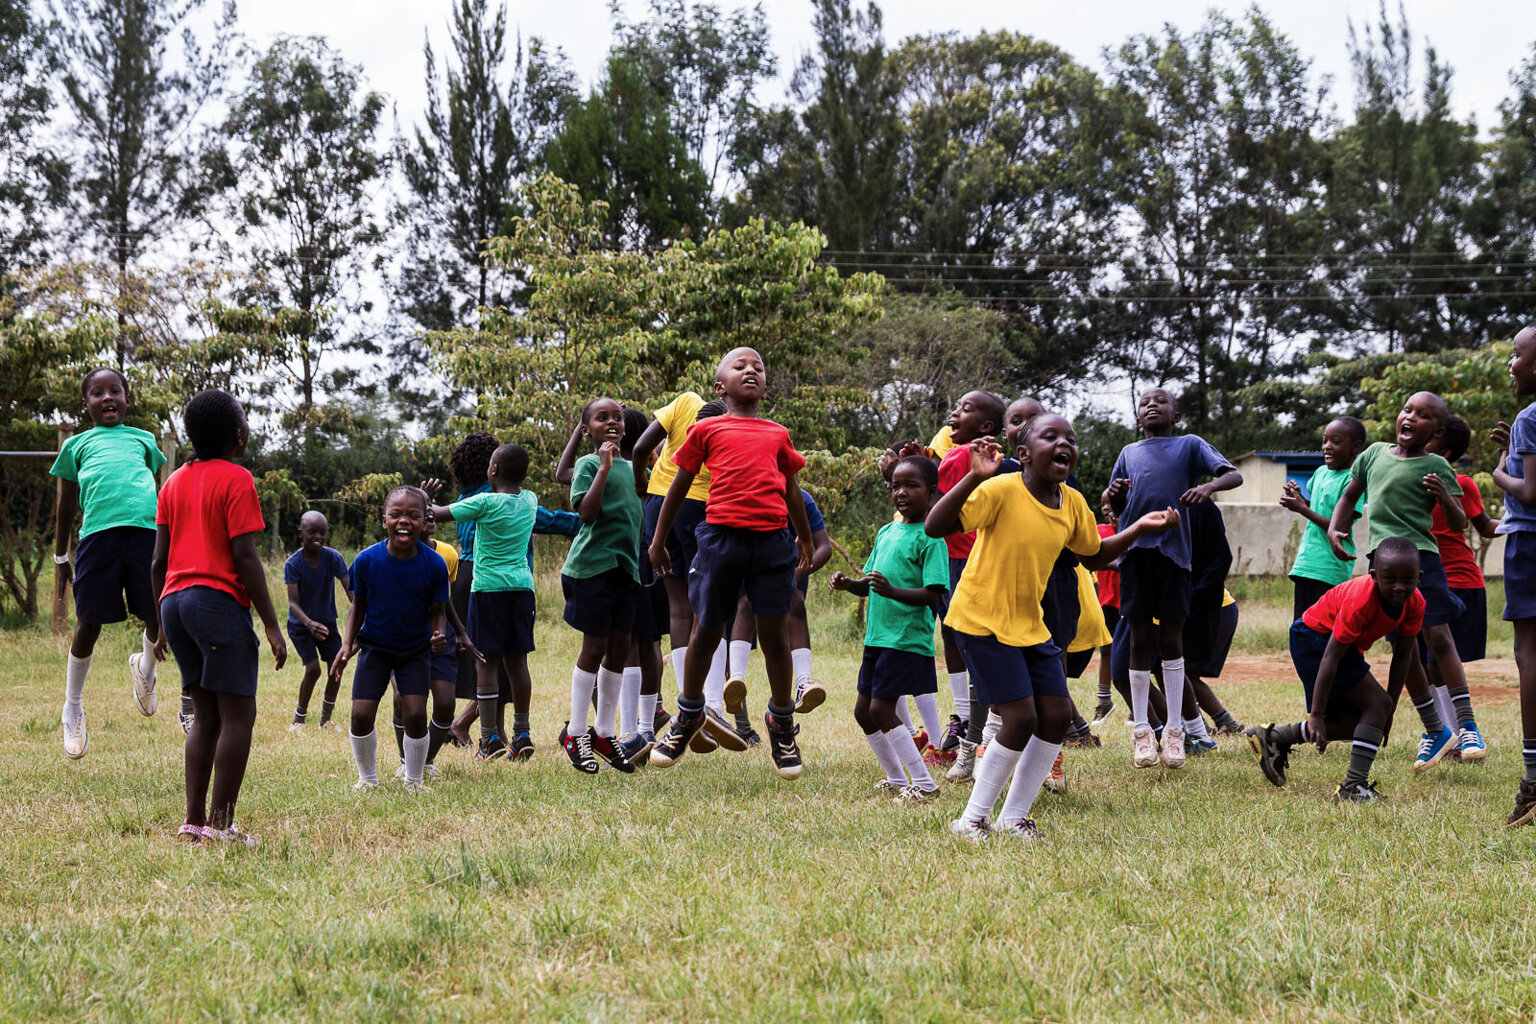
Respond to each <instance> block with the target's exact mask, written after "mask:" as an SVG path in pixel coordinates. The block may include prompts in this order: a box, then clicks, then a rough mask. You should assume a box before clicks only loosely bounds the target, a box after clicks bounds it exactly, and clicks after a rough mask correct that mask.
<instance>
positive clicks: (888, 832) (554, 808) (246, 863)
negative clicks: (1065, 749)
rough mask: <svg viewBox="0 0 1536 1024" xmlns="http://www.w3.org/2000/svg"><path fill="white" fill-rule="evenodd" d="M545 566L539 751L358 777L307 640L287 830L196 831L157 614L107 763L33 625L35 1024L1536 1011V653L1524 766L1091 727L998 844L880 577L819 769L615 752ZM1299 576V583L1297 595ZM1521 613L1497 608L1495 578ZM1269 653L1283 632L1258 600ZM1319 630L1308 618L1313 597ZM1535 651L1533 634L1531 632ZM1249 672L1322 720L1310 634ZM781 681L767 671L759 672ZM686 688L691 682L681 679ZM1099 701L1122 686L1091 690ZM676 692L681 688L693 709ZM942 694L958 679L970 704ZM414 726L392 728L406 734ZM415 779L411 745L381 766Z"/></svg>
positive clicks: (256, 782)
mask: <svg viewBox="0 0 1536 1024" xmlns="http://www.w3.org/2000/svg"><path fill="white" fill-rule="evenodd" d="M541 582H542V584H543V592H542V593H541V599H542V602H543V603H542V605H541V607H542V610H543V611H542V620H541V623H540V629H539V634H538V641H539V644H540V651H539V653H538V655H537V656H536V657H535V659H534V662H533V672H534V679H535V704H534V726H535V741H536V742H537V743H538V744H539V751H538V754H537V756H536V758H535V760H534V761H533V762H532V763H531V764H528V765H509V764H501V765H495V766H476V765H474V764H472V763H471V762H470V761H469V760H468V759H467V758H466V756H465V754H464V752H463V751H447V752H445V753H444V755H443V758H442V760H443V762H444V777H443V778H442V779H441V780H440V781H439V782H438V783H437V784H436V786H435V788H434V790H433V792H432V793H431V794H428V795H425V796H421V797H416V798H408V797H406V796H405V795H404V794H402V793H401V792H400V791H399V789H398V787H397V786H395V785H392V784H386V785H384V786H383V787H381V788H380V790H379V791H377V792H375V793H372V794H368V795H362V796H360V795H358V794H355V793H353V792H352V790H351V788H350V783H351V781H352V778H353V769H352V764H351V757H350V753H349V750H348V748H347V744H346V738H345V736H344V735H337V734H334V733H331V734H327V733H320V732H318V731H311V732H310V733H309V734H308V735H304V736H301V737H290V736H289V735H288V734H287V733H286V732H285V731H284V730H285V728H286V724H287V721H288V717H289V713H290V712H291V707H292V698H293V692H294V688H295V686H296V685H297V681H298V672H297V667H296V666H290V667H289V668H287V669H285V670H284V671H283V672H281V673H273V672H271V671H270V668H268V669H266V670H264V672H263V677H262V687H263V689H262V694H261V711H262V713H261V717H260V719H259V721H258V726H257V737H256V745H255V749H254V751H253V755H252V761H251V770H250V774H249V776H248V778H247V781H246V786H245V792H244V796H243V799H242V801H241V806H240V815H239V818H240V820H241V822H242V824H244V825H245V826H246V827H247V828H249V829H250V830H252V831H253V832H255V833H257V834H258V835H259V836H260V837H261V838H262V840H263V845H262V846H261V848H260V849H258V850H250V851H248V850H237V849H202V848H188V847H183V846H178V845H177V844H176V843H175V842H174V841H173V840H172V839H171V834H172V831H173V830H174V827H175V826H176V824H178V823H179V821H180V818H181V810H182V796H181V787H182V774H181V773H182V766H181V734H180V732H179V730H178V729H177V728H176V726H175V717H174V687H175V674H174V670H173V669H172V670H170V671H169V672H168V674H167V676H166V677H165V679H166V682H165V684H164V685H163V691H164V699H163V701H162V706H163V707H164V710H163V711H162V712H161V713H160V715H159V716H157V717H155V718H153V719H145V718H142V717H141V716H139V715H138V713H137V712H136V710H135V709H134V708H133V705H132V702H131V697H130V694H129V687H128V684H127V679H126V676H127V673H126V670H125V668H124V662H125V659H126V655H127V653H128V651H129V650H130V649H131V648H130V643H131V642H132V640H133V635H132V634H130V632H129V631H128V630H127V629H126V628H122V629H117V628H113V629H109V630H107V631H106V633H105V635H104V636H103V640H102V643H101V645H100V646H99V648H98V656H97V661H96V666H95V669H94V671H93V673H92V677H91V680H90V683H89V684H88V687H87V692H86V707H87V711H88V714H89V721H90V728H91V752H90V754H89V756H87V757H86V758H85V759H84V760H82V761H79V762H70V761H67V760H66V759H65V758H64V756H63V754H62V751H61V750H60V747H59V740H58V726H57V720H58V700H59V693H58V691H59V689H60V677H61V676H62V674H63V651H64V647H63V644H62V642H59V641H55V640H53V639H51V638H50V637H48V636H47V635H45V634H44V633H40V632H38V631H18V632H12V633H9V634H5V635H4V637H3V641H0V643H3V651H4V656H3V657H0V692H3V693H4V694H5V695H6V699H5V701H4V703H3V704H0V777H3V778H4V779H5V780H6V782H7V785H6V787H5V796H4V798H3V801H0V814H3V815H4V817H5V821H6V826H5V828H4V829H3V830H0V861H3V863H4V866H5V870H4V871H3V872H0V935H3V940H4V946H5V950H6V956H5V957H4V958H3V960H0V1017H3V1018H5V1019H13V1020H29V1021H35V1020H39V1019H67V1020H135V1021H142V1020H185V1019H211V1020H248V1019H283V1020H337V1019H346V1020H359V1021H375V1020H377V1021H385V1020H388V1021H395V1020H433V1021H436V1020H455V1019H462V1020H477V1021H483V1020H487V1019H492V1018H497V1019H500V1018H508V1019H541V1020H542V1019H555V1020H589V1019H622V1020H635V1021H640V1020H657V1019H667V1020H686V1021H692V1020H765V1021H767V1020H772V1021H783V1020H800V1019H808V1020H838V1021H842V1020H933V1021H946V1022H948V1021H955V1020H962V1019H964V1020H1003V1019H1025V1020H1052V1021H1060V1020H1116V1021H1117V1020H1127V1019H1145V1020H1174V1019H1176V1020H1181V1021H1183V1020H1197V1021H1198V1020H1232V1019H1242V1020H1296V1021H1301V1020H1306V1021H1312V1020H1329V1021H1358V1020H1371V1021H1386V1020H1425V1019H1430V1018H1434V1019H1437V1020H1449V1021H1484V1020H1494V1019H1505V1020H1530V1019H1531V1017H1532V1014H1533V1012H1536V983H1533V981H1532V979H1533V977H1536V918H1533V916H1532V914H1531V913H1530V908H1531V907H1532V906H1536V830H1532V829H1520V830H1505V829H1504V828H1503V827H1502V824H1501V823H1502V818H1503V815H1504V814H1505V813H1506V812H1507V810H1508V800H1509V797H1510V795H1511V790H1512V788H1513V783H1514V780H1515V778H1516V773H1517V771H1518V766H1519V761H1520V758H1519V746H1518V738H1517V718H1516V705H1515V703H1514V689H1513V680H1512V678H1511V675H1510V669H1509V663H1508V662H1507V661H1502V662H1490V663H1488V664H1487V665H1485V666H1483V667H1480V668H1479V669H1478V679H1479V681H1480V684H1481V686H1482V689H1481V690H1480V692H1481V693H1483V694H1485V695H1486V698H1485V699H1484V701H1483V703H1482V706H1481V713H1480V717H1481V719H1482V721H1483V723H1484V724H1485V726H1486V728H1487V732H1488V734H1489V740H1490V754H1489V758H1488V761H1487V762H1486V763H1485V764H1484V765H1482V766H1477V767H1472V766H1468V767H1456V768H1446V769H1442V770H1437V771H1436V772H1434V773H1432V774H1431V775H1429V776H1427V777H1424V778H1415V777H1413V776H1412V775H1411V773H1410V772H1409V770H1408V764H1409V762H1410V760H1411V756H1412V748H1411V746H1410V740H1411V739H1412V736H1411V735H1409V734H1410V732H1411V733H1412V734H1413V735H1416V734H1417V729H1416V728H1414V729H1411V730H1410V729H1409V727H1408V725H1407V724H1403V725H1402V726H1401V728H1400V733H1399V735H1397V736H1394V741H1393V742H1392V743H1391V744H1390V745H1389V746H1388V747H1387V748H1386V750H1385V751H1384V753H1383V756H1382V759H1381V761H1380V762H1379V765H1378V767H1379V769H1380V771H1379V777H1380V780H1381V785H1382V788H1383V789H1384V790H1385V791H1386V792H1387V793H1388V794H1390V796H1391V800H1390V802H1388V803H1386V804H1385V805H1383V806H1379V807H1372V808H1354V807H1346V808H1337V807H1334V806H1332V805H1331V804H1330V803H1329V802H1328V800H1327V797H1328V794H1329V793H1330V792H1331V790H1332V787H1333V784H1334V782H1335V781H1337V779H1338V778H1339V777H1340V776H1341V774H1342V772H1343V767H1344V759H1345V756H1346V752H1345V751H1344V750H1343V748H1341V747H1334V748H1331V749H1330V750H1329V752H1328V753H1327V754H1326V755H1321V756H1319V755H1317V754H1316V753H1314V752H1299V753H1298V755H1297V756H1296V757H1295V760H1294V769H1293V781H1292V785H1291V786H1290V787H1289V789H1287V790H1285V791H1280V790H1275V789H1272V788H1271V787H1269V786H1268V785H1267V784H1266V783H1265V782H1264V781H1263V780H1262V778H1261V777H1260V775H1259V773H1258V771H1257V769H1256V767H1255V766H1254V764H1253V762H1252V759H1251V757H1250V756H1249V755H1248V752H1247V750H1246V747H1245V746H1243V745H1242V744H1239V743H1233V742H1230V741H1229V742H1226V743H1224V745H1223V749H1222V750H1221V751H1220V752H1219V753H1217V754H1214V755H1211V756H1210V757H1208V758H1206V759H1205V760H1202V761H1196V762H1194V763H1192V764H1191V765H1190V766H1189V767H1188V769H1187V770H1185V771H1184V772H1181V773H1164V772H1161V771H1136V770H1134V769H1132V768H1131V766H1130V757H1129V751H1128V741H1127V737H1126V734H1125V730H1124V729H1123V728H1121V727H1119V726H1109V727H1106V728H1104V729H1103V730H1102V734H1103V736H1104V740H1105V745H1104V748H1103V749H1102V750H1097V751H1084V752H1071V753H1070V755H1069V757H1068V760H1067V776H1068V780H1069V790H1068V793H1067V795H1066V796H1064V797H1056V796H1049V795H1043V796H1042V798H1041V802H1040V804H1039V805H1038V806H1037V813H1036V817H1037V819H1038V821H1039V823H1040V827H1041V829H1042V831H1043V832H1044V833H1045V836H1046V838H1045V839H1044V841H1042V842H1040V843H1038V844H1036V845H1032V846H1027V847H1026V846H1020V845H1017V844H1014V843H1009V842H1004V841H1000V840H994V841H993V842H991V843H990V844H987V845H984V846H981V847H971V846H968V845H965V844H963V843H960V842H958V841H956V840H954V839H952V838H951V837H950V836H949V835H948V833H947V830H946V827H945V826H946V822H947V821H948V820H949V819H950V818H951V817H954V816H955V814H956V813H957V812H958V811H959V809H960V807H961V806H962V801H963V799H964V792H963V791H962V790H958V789H955V790H946V792H945V794H944V795H943V796H942V798H941V799H940V800H939V801H938V802H937V803H936V804H934V805H930V806H927V807H922V808H916V809H906V810H902V809H897V808H895V807H893V806H891V805H890V803H889V802H888V801H885V800H878V799H875V798H873V797H872V796H870V793H869V787H870V784H871V783H872V782H874V781H875V779H876V778H877V773H876V771H875V769H874V767H873V759H872V757H871V755H870V754H869V752H868V750H867V748H866V747H865V746H864V744H863V742H862V739H861V738H860V736H859V734H858V730H857V729H856V727H855V726H854V724H853V721H852V716H851V714H849V712H848V710H847V708H848V705H849V704H850V703H851V701H852V692H853V680H854V676H855V672H856V668H857V661H856V659H857V655H858V646H857V641H856V637H855V634H854V633H853V632H852V628H851V626H850V616H849V612H848V603H847V602H846V600H843V601H834V600H833V599H832V598H831V597H829V596H826V595H823V594H819V593H818V594H816V595H814V597H813V630H814V634H815V636H816V637H817V638H818V650H817V667H818V676H819V677H820V678H821V679H822V680H824V681H825V682H826V683H827V684H828V686H829V689H830V690H831V691H832V695H833V697H832V700H831V701H830V702H829V703H828V704H827V705H826V706H825V707H824V708H823V709H822V710H820V711H818V712H816V713H815V714H814V715H811V716H808V717H806V718H805V719H804V720H803V725H804V729H803V732H802V737H801V738H802V744H803V748H804V751H805V754H806V757H807V769H806V773H805V776H804V777H803V778H802V779H801V780H800V781H799V782H798V783H784V782H781V781H779V780H778V779H777V778H776V777H775V776H774V775H773V773H772V771H771V770H770V768H769V765H768V759H767V757H766V754H764V753H761V752H753V753H750V754H745V755H732V754H725V753H716V754H712V755H709V756H707V757H700V756H697V755H689V756H688V757H687V758H685V759H684V761H683V762H682V763H681V764H680V765H678V766H677V767H675V768H672V769H669V770H666V771H660V770H654V769H653V770H648V771H642V772H641V773H639V774H637V775H635V776H633V777H619V776H617V775H615V774H614V773H603V774H602V775H599V776H597V777H595V778H589V777H585V776H578V775H577V774H576V773H575V772H573V771H572V770H571V769H570V768H569V767H568V766H567V765H566V764H565V763H564V759H563V758H562V757H560V756H559V754H558V752H557V750H556V749H555V746H554V735H555V733H556V732H557V730H558V729H559V727H560V722H561V720H562V719H563V717H564V714H563V712H562V710H561V708H562V705H563V703H564V702H565V701H566V699H567V698H566V694H567V692H568V691H567V688H566V681H567V680H568V679H569V665H570V662H571V658H572V657H573V655H574V651H575V642H574V641H575V638H574V637H573V636H572V634H571V633H570V631H569V630H567V629H565V628H564V627H563V626H561V625H560V624H559V623H558V605H557V604H556V603H555V598H554V595H553V593H551V592H550V587H549V581H548V580H547V579H546V580H543V581H541ZM1284 599H1285V601H1287V602H1288V600H1289V595H1288V593H1287V594H1285V595H1284ZM1490 606H1492V607H1495V608H1497V606H1498V605H1497V602H1496V601H1495V600H1494V599H1492V597H1491V598H1490ZM1243 614H1244V622H1245V627H1244V634H1243V636H1242V637H1241V638H1240V640H1241V642H1240V644H1239V647H1240V648H1243V649H1251V648H1253V647H1254V646H1255V640H1254V638H1253V635H1250V628H1249V626H1248V625H1246V624H1249V623H1255V624H1260V625H1257V626H1254V627H1253V629H1255V630H1260V629H1262V630H1267V629H1270V628H1272V623H1271V621H1270V620H1271V619H1272V618H1274V615H1275V614H1276V612H1275V608H1274V606H1270V605H1265V604H1263V603H1262V602H1261V601H1259V600H1258V599H1257V598H1252V599H1250V600H1248V601H1245V605H1244V610H1243ZM1281 617H1282V618H1283V614H1282V616H1281ZM1495 649H1496V650H1497V648H1495ZM1239 660H1240V661H1242V662H1243V671H1242V672H1240V673H1234V678H1237V679H1250V678H1251V679H1273V680H1276V681H1275V682H1231V683H1229V684H1227V685H1226V686H1224V687H1218V689H1219V690H1220V691H1221V692H1222V693H1223V695H1224V696H1225V697H1226V698H1227V700H1228V703H1229V704H1230V705H1231V707H1232V708H1233V710H1234V711H1235V712H1236V713H1237V714H1238V716H1239V717H1241V718H1244V719H1245V720H1248V721H1255V720H1264V719H1268V718H1294V717H1295V716H1296V713H1297V702H1298V693H1297V686H1296V684H1295V682H1294V680H1293V679H1291V677H1290V674H1289V668H1288V666H1287V665H1286V664H1285V662H1284V661H1283V656H1282V655H1280V654H1272V655H1270V656H1269V660H1270V661H1272V663H1273V671H1268V672H1266V671H1262V669H1265V668H1266V667H1267V664H1268V663H1267V662H1265V663H1260V662H1256V661H1255V659H1253V658H1252V657H1247V658H1245V659H1239ZM753 669H754V672H753V674H754V677H755V678H754V679H753V698H754V701H755V702H756V703H757V705H758V706H759V707H760V706H761V704H760V702H761V698H762V693H763V684H762V683H761V681H760V680H761V669H760V663H754V666H753ZM668 687H669V691H668V692H669V693H670V692H671V691H670V682H669V684H668ZM1075 692H1077V694H1078V697H1079V699H1080V701H1083V700H1086V701H1087V705H1088V706H1091V700H1092V698H1091V692H1090V687H1089V686H1088V685H1086V684H1081V685H1079V686H1077V688H1076V691H1075ZM669 704H670V700H669ZM941 705H947V697H943V696H941ZM385 746H386V747H388V744H386V745H385ZM393 769H394V757H393V754H392V753H386V752H383V751H381V774H383V775H384V776H386V777H387V776H388V775H389V774H390V773H392V771H393Z"/></svg>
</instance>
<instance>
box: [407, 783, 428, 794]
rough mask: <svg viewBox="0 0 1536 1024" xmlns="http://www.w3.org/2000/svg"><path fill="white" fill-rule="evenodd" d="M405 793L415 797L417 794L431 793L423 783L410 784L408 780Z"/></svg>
mask: <svg viewBox="0 0 1536 1024" xmlns="http://www.w3.org/2000/svg"><path fill="white" fill-rule="evenodd" d="M405 791H406V792H407V793H409V794H411V795H412V796H415V795H416V794H417V793H430V792H432V788H431V787H430V786H428V785H427V784H426V783H425V782H412V781H411V780H410V779H406V780H405Z"/></svg>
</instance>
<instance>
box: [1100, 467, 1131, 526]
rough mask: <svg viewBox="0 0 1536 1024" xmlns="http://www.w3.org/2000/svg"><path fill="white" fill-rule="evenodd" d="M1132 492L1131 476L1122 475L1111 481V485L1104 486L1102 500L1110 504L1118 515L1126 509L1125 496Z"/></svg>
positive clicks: (1103, 502)
mask: <svg viewBox="0 0 1536 1024" xmlns="http://www.w3.org/2000/svg"><path fill="white" fill-rule="evenodd" d="M1130 493H1131V478H1130V477H1126V476H1122V477H1115V478H1113V479H1111V480H1110V481H1109V486H1108V487H1106V488H1104V493H1103V495H1101V496H1100V499H1099V500H1100V502H1101V503H1102V504H1105V505H1108V506H1109V507H1110V509H1111V510H1112V511H1113V512H1114V513H1115V515H1116V516H1117V517H1118V516H1119V515H1120V514H1121V513H1122V512H1124V511H1125V496H1126V495H1127V494H1130Z"/></svg>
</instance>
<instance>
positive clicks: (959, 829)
mask: <svg viewBox="0 0 1536 1024" xmlns="http://www.w3.org/2000/svg"><path fill="white" fill-rule="evenodd" d="M949 831H950V832H951V833H953V834H954V835H956V836H958V837H959V838H961V839H964V840H965V841H966V842H970V843H984V842H986V841H987V837H988V836H990V835H991V834H992V826H991V825H988V824H987V823H986V822H985V821H970V820H968V819H966V818H956V819H955V820H954V821H952V822H950V823H949Z"/></svg>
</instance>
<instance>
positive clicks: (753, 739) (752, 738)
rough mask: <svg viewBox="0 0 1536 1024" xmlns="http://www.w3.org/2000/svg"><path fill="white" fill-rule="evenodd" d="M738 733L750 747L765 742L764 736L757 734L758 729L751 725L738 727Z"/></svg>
mask: <svg viewBox="0 0 1536 1024" xmlns="http://www.w3.org/2000/svg"><path fill="white" fill-rule="evenodd" d="M736 735H738V736H740V737H741V738H742V740H743V741H745V743H746V744H747V746H748V747H749V748H750V747H756V746H760V745H761V744H762V742H763V738H762V737H761V736H759V735H758V734H757V730H756V729H754V728H752V726H750V725H749V726H747V727H746V728H745V729H737V730H736Z"/></svg>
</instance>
